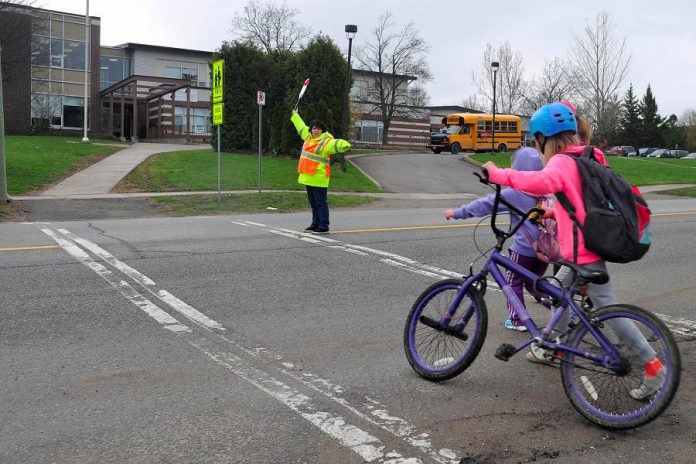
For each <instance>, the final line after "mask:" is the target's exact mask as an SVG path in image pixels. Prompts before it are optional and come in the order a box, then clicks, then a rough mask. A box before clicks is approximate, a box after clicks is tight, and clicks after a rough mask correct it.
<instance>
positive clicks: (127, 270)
mask: <svg viewBox="0 0 696 464" xmlns="http://www.w3.org/2000/svg"><path fill="white" fill-rule="evenodd" d="M58 232H60V233H61V234H63V235H65V236H66V237H68V238H69V239H70V240H72V241H74V242H76V243H78V244H80V245H82V246H83V247H85V248H87V249H88V250H89V251H91V252H92V253H94V254H95V255H97V256H98V257H100V258H101V259H103V260H104V261H106V262H107V263H109V264H111V265H112V266H113V267H115V268H116V269H118V270H119V271H121V272H123V273H124V274H126V275H127V276H128V277H130V278H131V279H133V280H135V281H136V282H138V283H139V284H142V285H152V286H154V285H155V283H154V282H153V281H152V280H151V279H150V278H148V277H147V276H144V275H142V274H141V273H140V272H138V271H136V270H135V269H133V268H132V267H130V266H129V265H127V264H126V263H122V262H121V261H119V260H118V259H116V258H114V257H113V256H112V255H111V253H109V252H108V251H106V250H104V249H103V248H101V247H100V246H98V245H97V244H95V243H92V242H90V241H89V240H85V239H83V238H80V237H78V236H77V235H75V234H73V233H72V232H70V231H69V230H67V229H58Z"/></svg>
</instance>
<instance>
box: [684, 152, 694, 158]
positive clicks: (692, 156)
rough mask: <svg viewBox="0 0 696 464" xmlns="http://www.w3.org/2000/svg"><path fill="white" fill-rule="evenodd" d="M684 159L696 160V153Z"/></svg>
mask: <svg viewBox="0 0 696 464" xmlns="http://www.w3.org/2000/svg"><path fill="white" fill-rule="evenodd" d="M684 159H696V153H689V154H688V155H686V156H685V157H684Z"/></svg>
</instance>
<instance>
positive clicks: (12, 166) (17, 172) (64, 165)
mask: <svg viewBox="0 0 696 464" xmlns="http://www.w3.org/2000/svg"><path fill="white" fill-rule="evenodd" d="M80 139H81V138H80V137H58V136H37V135H33V136H23V135H10V136H7V138H6V140H5V153H6V161H7V191H8V193H9V194H10V195H22V194H25V193H27V192H31V191H32V190H36V189H40V188H43V187H46V186H48V185H51V184H53V183H55V182H57V181H59V180H61V179H63V178H65V177H67V176H68V175H69V174H72V173H74V172H76V171H79V170H80V169H82V168H84V167H86V166H89V165H90V164H93V163H95V162H96V161H99V160H100V159H102V158H104V157H105V156H107V155H110V154H111V153H114V152H117V151H119V150H120V148H118V147H106V146H101V145H91V144H82V143H74V142H79V141H80ZM124 146H125V145H124Z"/></svg>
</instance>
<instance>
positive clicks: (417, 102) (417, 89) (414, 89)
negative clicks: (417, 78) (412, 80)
mask: <svg viewBox="0 0 696 464" xmlns="http://www.w3.org/2000/svg"><path fill="white" fill-rule="evenodd" d="M430 102H431V100H430V95H428V92H427V91H426V90H425V87H423V86H422V85H419V84H412V85H411V86H410V87H409V89H408V103H407V104H408V106H414V107H423V106H428V105H430Z"/></svg>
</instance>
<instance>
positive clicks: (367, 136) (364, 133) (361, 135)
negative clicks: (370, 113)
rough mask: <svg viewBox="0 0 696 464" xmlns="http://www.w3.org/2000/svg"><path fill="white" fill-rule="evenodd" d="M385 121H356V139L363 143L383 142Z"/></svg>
mask: <svg viewBox="0 0 696 464" xmlns="http://www.w3.org/2000/svg"><path fill="white" fill-rule="evenodd" d="M383 133H384V123H383V122H382V121H372V120H369V119H361V120H360V121H358V122H356V123H355V141H356V142H362V143H379V144H381V143H382V138H383Z"/></svg>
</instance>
